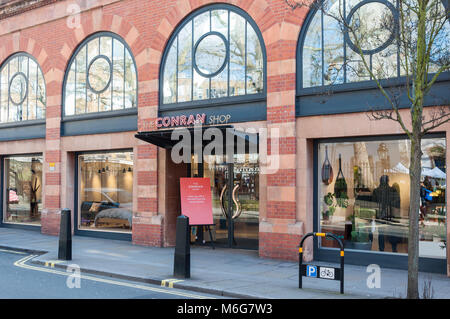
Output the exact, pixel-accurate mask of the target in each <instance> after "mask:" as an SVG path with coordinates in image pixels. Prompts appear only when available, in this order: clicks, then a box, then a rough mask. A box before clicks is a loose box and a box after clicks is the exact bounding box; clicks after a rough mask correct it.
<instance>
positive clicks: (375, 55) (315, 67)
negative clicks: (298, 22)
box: [297, 0, 450, 89]
mask: <svg viewBox="0 0 450 319" xmlns="http://www.w3.org/2000/svg"><path fill="white" fill-rule="evenodd" d="M440 5H441V7H442V8H441V9H442V12H445V11H444V10H446V9H444V6H443V4H442V3H440ZM447 10H448V9H447ZM447 12H448V11H447ZM411 16H413V15H412V14H411ZM334 17H338V18H339V19H335V18H334ZM341 17H344V18H345V19H346V21H347V24H348V25H352V26H356V27H357V28H355V30H356V36H357V38H358V39H359V42H360V43H359V47H360V48H361V49H362V52H363V54H364V55H365V56H366V59H365V60H366V61H367V63H368V64H369V68H370V69H371V71H372V73H373V74H374V75H375V76H376V77H377V78H378V79H388V78H399V77H402V76H404V75H405V74H406V71H405V68H404V65H405V63H404V58H403V57H402V50H401V49H400V46H399V43H398V41H396V38H397V33H398V31H399V30H398V29H399V27H398V21H399V20H398V19H399V9H398V3H397V1H396V0H362V1H361V0H343V1H338V0H326V1H324V3H323V4H322V9H321V10H316V11H314V12H312V13H311V14H310V15H309V16H308V18H307V19H306V20H305V28H304V29H303V30H304V31H303V32H302V35H301V36H300V41H299V54H298V59H299V60H300V61H301V62H300V64H299V66H300V68H298V70H297V71H298V75H297V76H298V79H299V80H298V83H297V86H298V88H299V89H304V88H311V87H321V86H327V85H340V84H345V83H353V82H362V81H370V80H372V79H371V77H370V74H369V72H368V71H367V68H366V67H365V66H364V64H363V61H362V59H361V57H360V55H359V53H358V51H359V49H358V47H357V46H356V45H355V39H353V36H352V34H349V32H343V30H345V28H344V26H343V23H342V22H341V21H342V18H341ZM413 19H414V17H412V18H410V19H409V21H407V23H408V24H407V26H410V25H411V23H412V25H414V21H412V20H413ZM389 21H393V23H392V24H391V25H390V26H389V25H388V24H389V23H390V22H389ZM445 24H446V25H445V26H444V28H443V30H441V32H440V33H439V35H438V36H437V39H436V40H435V42H434V48H433V50H432V57H431V58H432V59H431V65H430V69H429V71H430V73H433V72H437V70H438V69H439V66H440V64H439V62H440V61H439V60H440V58H441V57H442V56H445V54H446V55H447V56H448V54H449V52H448V50H449V46H448V39H449V36H450V25H449V23H448V20H447V22H445ZM387 26H388V27H387ZM409 32H411V31H409ZM411 41H414V39H411ZM443 51H446V53H445V54H443V53H444V52H443Z"/></svg>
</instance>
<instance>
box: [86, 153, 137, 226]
mask: <svg viewBox="0 0 450 319" xmlns="http://www.w3.org/2000/svg"><path fill="white" fill-rule="evenodd" d="M78 160H79V172H78V174H79V179H78V180H79V197H78V198H79V210H78V228H79V229H82V230H106V231H125V232H131V228H132V219H133V213H132V211H133V152H131V151H130V152H115V153H95V154H94V153H89V154H83V155H80V156H79V157H78Z"/></svg>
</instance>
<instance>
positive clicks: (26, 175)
mask: <svg viewBox="0 0 450 319" xmlns="http://www.w3.org/2000/svg"><path fill="white" fill-rule="evenodd" d="M42 162H43V161H42V156H41V155H33V156H31V155H30V156H28V155H22V156H11V157H5V158H4V180H5V183H4V185H5V186H4V189H3V194H4V195H3V196H4V203H5V209H4V210H3V211H4V214H3V222H4V223H14V224H31V225H40V223H41V210H42Z"/></svg>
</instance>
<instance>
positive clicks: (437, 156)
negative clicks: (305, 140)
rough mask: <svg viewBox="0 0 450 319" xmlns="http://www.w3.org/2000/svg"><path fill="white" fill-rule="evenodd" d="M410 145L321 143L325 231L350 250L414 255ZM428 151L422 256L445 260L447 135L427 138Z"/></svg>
mask: <svg viewBox="0 0 450 319" xmlns="http://www.w3.org/2000/svg"><path fill="white" fill-rule="evenodd" d="M410 149H411V146H410V142H409V140H408V139H397V140H383V141H354V142H333V143H319V145H318V152H319V154H318V160H319V163H318V167H321V169H320V171H319V172H318V175H319V176H318V196H319V198H318V200H319V205H318V207H319V212H318V213H319V220H320V231H321V232H331V233H334V234H335V235H337V236H338V237H339V238H341V239H342V240H343V241H344V243H345V248H346V249H356V250H370V251H377V252H391V253H404V254H406V253H408V251H407V250H408V244H407V243H408V231H409V226H408V225H409V197H410V194H409V192H410V186H409V169H408V168H409V154H410ZM422 152H423V155H422V181H423V182H422V185H421V189H422V190H421V198H422V200H421V209H420V212H417V217H418V218H419V220H420V223H419V224H420V244H419V254H420V256H421V257H429V258H445V256H446V252H445V245H446V220H447V217H446V216H447V214H446V202H445V192H446V166H445V154H446V145H445V138H426V139H423V140H422ZM333 170H334V171H337V172H338V173H337V175H336V176H335V178H333ZM320 245H321V246H322V247H337V246H336V243H335V242H333V241H332V240H328V239H322V241H321V243H320Z"/></svg>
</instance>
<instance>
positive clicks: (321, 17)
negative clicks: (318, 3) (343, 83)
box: [320, 4, 325, 85]
mask: <svg viewBox="0 0 450 319" xmlns="http://www.w3.org/2000/svg"><path fill="white" fill-rule="evenodd" d="M320 32H321V37H320V40H321V41H322V43H321V45H322V50H321V53H322V63H321V64H322V74H321V76H320V78H321V85H324V79H323V73H324V61H325V57H324V51H325V48H324V41H323V4H322V10H320Z"/></svg>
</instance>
